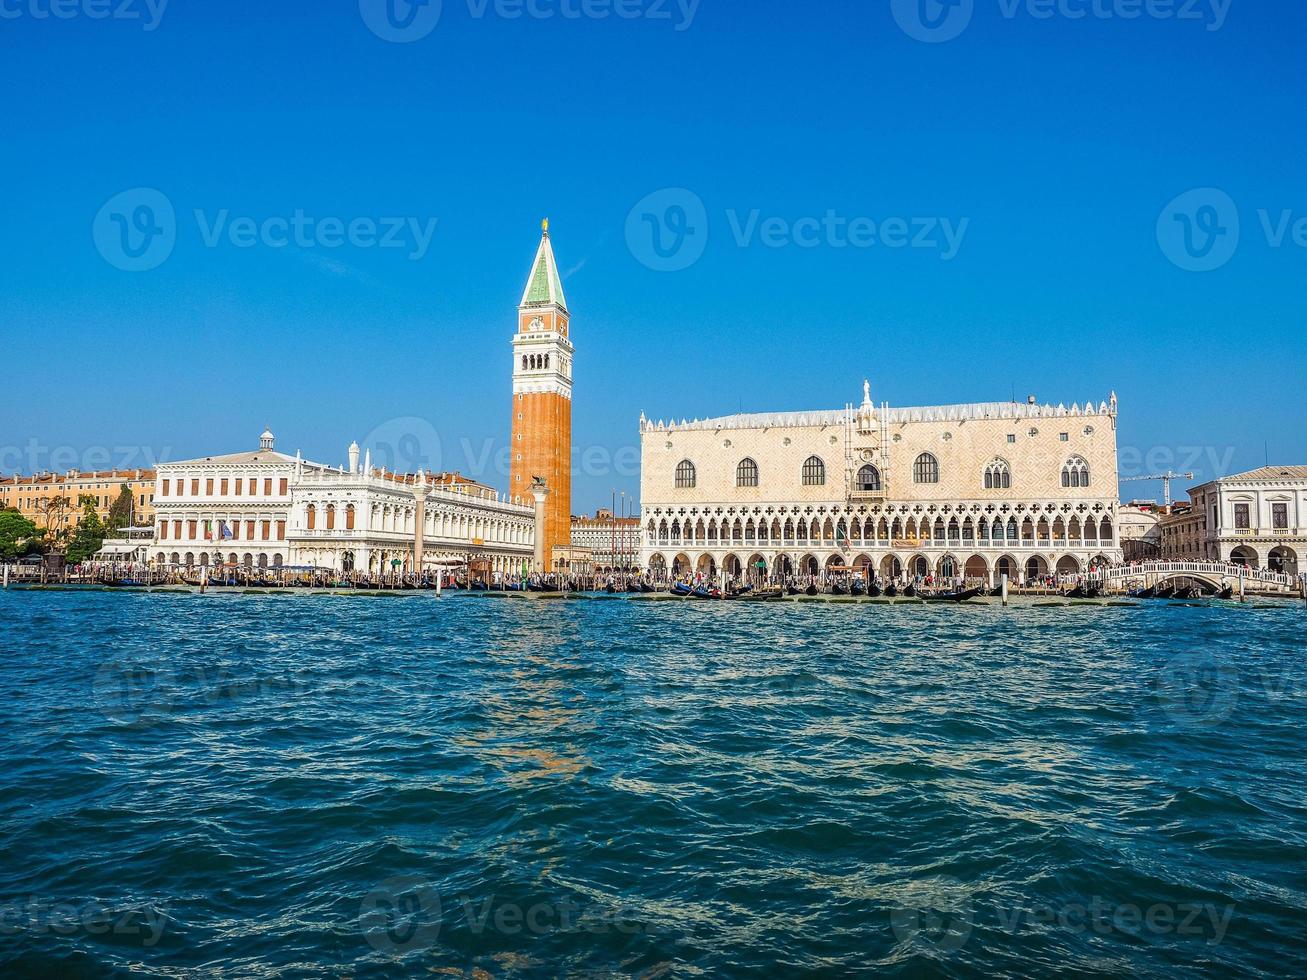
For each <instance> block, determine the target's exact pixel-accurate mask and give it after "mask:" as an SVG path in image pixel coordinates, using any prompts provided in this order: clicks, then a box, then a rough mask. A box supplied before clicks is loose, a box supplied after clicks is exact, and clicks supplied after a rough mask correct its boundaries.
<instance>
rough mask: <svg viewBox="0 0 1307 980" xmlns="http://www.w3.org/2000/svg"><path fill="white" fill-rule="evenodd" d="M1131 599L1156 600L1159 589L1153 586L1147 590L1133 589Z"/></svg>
mask: <svg viewBox="0 0 1307 980" xmlns="http://www.w3.org/2000/svg"><path fill="white" fill-rule="evenodd" d="M1130 598H1131V599H1156V598H1157V589H1156V588H1154V587H1153V586H1151V585H1150V586H1149V587H1148V588H1146V589H1131V590H1130Z"/></svg>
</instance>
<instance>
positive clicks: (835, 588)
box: [830, 582, 848, 595]
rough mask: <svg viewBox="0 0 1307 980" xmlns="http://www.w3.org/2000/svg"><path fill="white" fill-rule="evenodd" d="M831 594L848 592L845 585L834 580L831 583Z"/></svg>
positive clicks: (845, 593)
mask: <svg viewBox="0 0 1307 980" xmlns="http://www.w3.org/2000/svg"><path fill="white" fill-rule="evenodd" d="M830 594H831V595H848V593H847V592H845V591H844V586H842V585H840V584H839V583H837V582H832V583H831V586H830Z"/></svg>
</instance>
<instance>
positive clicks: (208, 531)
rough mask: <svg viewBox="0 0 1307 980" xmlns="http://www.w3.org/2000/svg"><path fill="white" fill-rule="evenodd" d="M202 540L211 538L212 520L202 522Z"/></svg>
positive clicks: (210, 539)
mask: <svg viewBox="0 0 1307 980" xmlns="http://www.w3.org/2000/svg"><path fill="white" fill-rule="evenodd" d="M204 540H205V541H212V540H213V521H205V522H204Z"/></svg>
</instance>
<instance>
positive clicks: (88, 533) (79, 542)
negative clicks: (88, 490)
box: [68, 497, 105, 565]
mask: <svg viewBox="0 0 1307 980" xmlns="http://www.w3.org/2000/svg"><path fill="white" fill-rule="evenodd" d="M82 501H83V507H84V509H83V511H82V519H81V520H80V521H78V522H77V528H76V529H75V530H74V531H73V538H72V541H70V542H69V544H68V560H69V561H70V562H71V563H73V564H74V565H79V564H81V563H82V562H84V561H86V560H87V559H88V558H90V557H92V556H93V555H94V554H95V553H96V552H97V551H99V550H100V549H101V548H102V547H103V546H104V535H105V527H104V522H103V521H101V520H100V515H99V514H97V513H96V512H95V501H94V500H93V499H92V498H89V497H83V498H82Z"/></svg>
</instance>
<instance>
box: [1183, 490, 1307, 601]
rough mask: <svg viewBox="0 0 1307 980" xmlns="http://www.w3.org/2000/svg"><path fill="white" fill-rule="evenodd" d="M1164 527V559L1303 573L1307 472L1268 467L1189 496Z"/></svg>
mask: <svg viewBox="0 0 1307 980" xmlns="http://www.w3.org/2000/svg"><path fill="white" fill-rule="evenodd" d="M1189 498H1190V500H1191V501H1192V507H1191V509H1190V511H1189V512H1188V513H1187V514H1185V513H1176V514H1174V515H1172V517H1170V518H1167V519H1166V520H1165V521H1164V522H1163V527H1162V554H1163V557H1165V558H1175V559H1183V558H1191V557H1192V558H1209V559H1214V560H1218V561H1228V562H1234V563H1235V564H1240V565H1249V566H1251V567H1253V568H1267V569H1270V570H1271V571H1276V572H1285V573H1288V574H1290V575H1296V574H1298V573H1299V568H1300V564H1299V563H1300V561H1301V558H1302V556H1303V555H1304V554H1305V553H1307V466H1263V467H1261V468H1260V469H1255V470H1249V471H1248V472H1247V473H1238V474H1235V475H1234V476H1226V477H1221V478H1220V479H1217V480H1211V481H1209V482H1208V483H1204V484H1202V485H1201V486H1197V487H1194V488H1193V489H1191V490H1190V491H1189Z"/></svg>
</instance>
